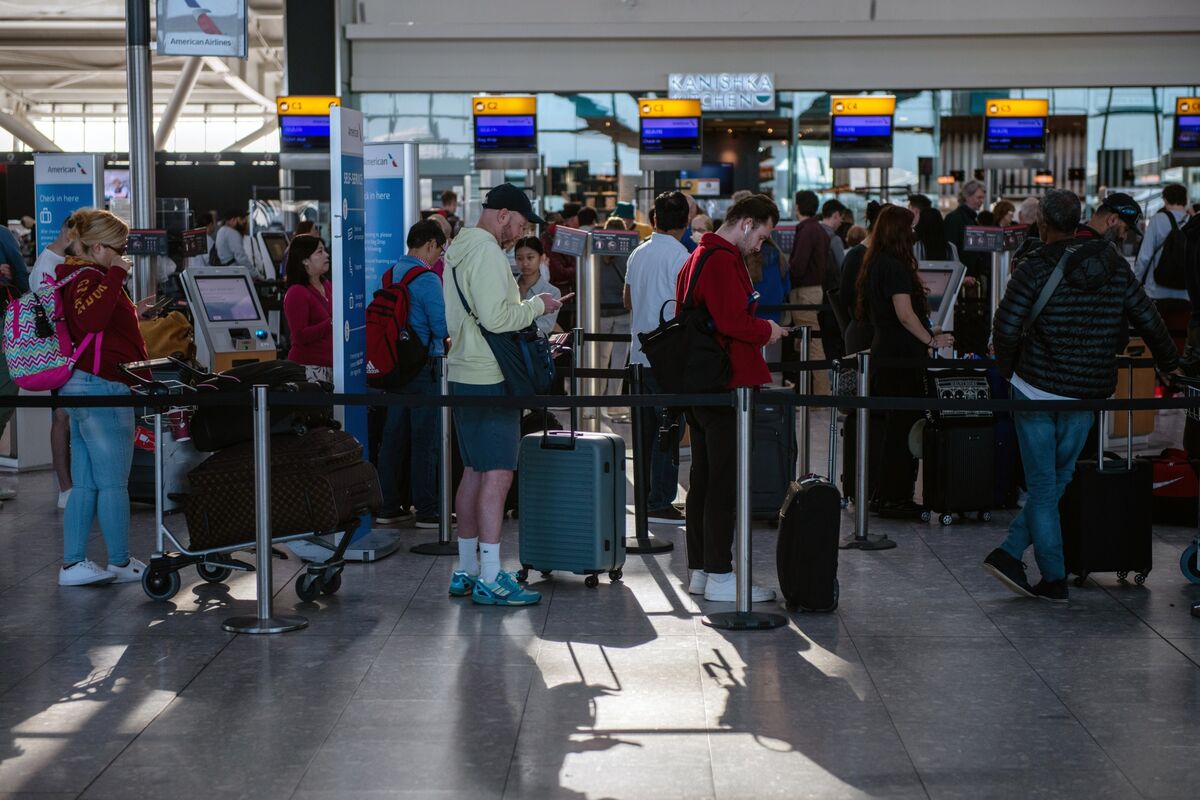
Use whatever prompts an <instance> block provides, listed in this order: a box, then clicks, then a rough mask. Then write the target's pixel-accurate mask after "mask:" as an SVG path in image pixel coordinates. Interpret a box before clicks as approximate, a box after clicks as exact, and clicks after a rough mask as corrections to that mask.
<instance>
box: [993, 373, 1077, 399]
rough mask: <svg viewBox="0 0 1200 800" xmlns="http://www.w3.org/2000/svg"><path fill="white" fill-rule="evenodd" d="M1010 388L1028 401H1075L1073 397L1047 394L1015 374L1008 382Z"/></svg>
mask: <svg viewBox="0 0 1200 800" xmlns="http://www.w3.org/2000/svg"><path fill="white" fill-rule="evenodd" d="M1009 383H1011V384H1012V388H1014V389H1016V390H1017V391H1018V392H1020V393H1021V394H1023V395H1025V398H1026V399H1028V400H1076V399H1078V398H1075V397H1064V396H1063V395H1061V394H1054V393H1053V392H1047V391H1046V390H1044V389H1039V388H1037V387H1036V386H1032V385H1030V384H1029V383H1028V382H1026V380H1025V379H1024V378H1022V377H1021V376H1020V375H1017V374H1016V373H1013V376H1012V380H1011V381H1009Z"/></svg>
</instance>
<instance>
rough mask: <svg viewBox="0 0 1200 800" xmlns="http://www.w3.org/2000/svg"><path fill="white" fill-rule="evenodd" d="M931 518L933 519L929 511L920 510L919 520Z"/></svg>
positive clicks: (923, 520)
mask: <svg viewBox="0 0 1200 800" xmlns="http://www.w3.org/2000/svg"><path fill="white" fill-rule="evenodd" d="M931 519H933V514H931V513H929V511H922V512H921V522H929V520H931Z"/></svg>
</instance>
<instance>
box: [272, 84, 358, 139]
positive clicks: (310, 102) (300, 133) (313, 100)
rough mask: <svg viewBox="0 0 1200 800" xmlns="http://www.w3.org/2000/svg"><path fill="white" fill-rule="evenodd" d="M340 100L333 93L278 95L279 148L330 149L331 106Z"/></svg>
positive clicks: (339, 102)
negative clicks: (324, 94) (323, 94)
mask: <svg viewBox="0 0 1200 800" xmlns="http://www.w3.org/2000/svg"><path fill="white" fill-rule="evenodd" d="M341 104H342V101H341V100H339V99H338V98H336V97H332V96H320V97H317V96H310V95H303V96H301V95H290V96H285V97H277V98H275V110H276V112H277V113H278V116H279V148H280V150H282V151H284V152H303V151H306V150H318V151H321V150H324V151H328V150H329V109H330V108H332V107H333V106H339V105H341Z"/></svg>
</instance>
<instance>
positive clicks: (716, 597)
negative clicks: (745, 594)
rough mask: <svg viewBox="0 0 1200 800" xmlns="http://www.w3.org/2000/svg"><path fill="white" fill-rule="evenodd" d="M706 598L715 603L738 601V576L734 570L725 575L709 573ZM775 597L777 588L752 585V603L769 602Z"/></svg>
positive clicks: (705, 592)
mask: <svg viewBox="0 0 1200 800" xmlns="http://www.w3.org/2000/svg"><path fill="white" fill-rule="evenodd" d="M704 599H705V600H711V601H712V602H714V603H734V602H737V578H736V577H734V574H733V573H732V572H726V573H725V574H724V575H721V576H719V577H718V576H717V575H711V574H710V575H709V576H708V585H707V586H705V587H704ZM774 599H775V590H774V589H768V588H766V587H765V586H751V587H750V602H751V603H769V602H770V601H772V600H774Z"/></svg>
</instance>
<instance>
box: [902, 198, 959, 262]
mask: <svg viewBox="0 0 1200 800" xmlns="http://www.w3.org/2000/svg"><path fill="white" fill-rule="evenodd" d="M913 235H914V236H915V237H916V241H915V242H914V243H913V254H914V255H915V256H916V257H917V260H918V261H958V248H957V247H955V246H954V244H953V243H952V242H950V241H949V240H948V239H947V238H946V223H945V221H944V220H943V219H942V215H941V213H940V212H939V211H938V210H937V209H936V208H932V207H931V208H928V209H922V210H921V213H920V214H919V215H918V216H917V219H916V223H915V224H914V226H913Z"/></svg>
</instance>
